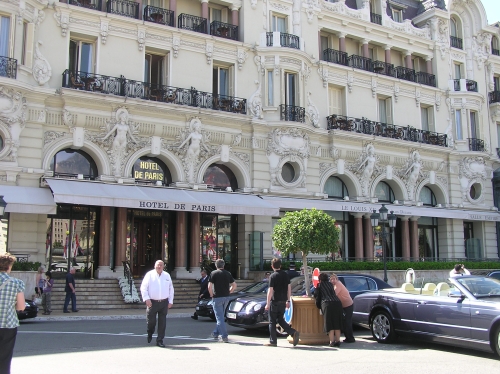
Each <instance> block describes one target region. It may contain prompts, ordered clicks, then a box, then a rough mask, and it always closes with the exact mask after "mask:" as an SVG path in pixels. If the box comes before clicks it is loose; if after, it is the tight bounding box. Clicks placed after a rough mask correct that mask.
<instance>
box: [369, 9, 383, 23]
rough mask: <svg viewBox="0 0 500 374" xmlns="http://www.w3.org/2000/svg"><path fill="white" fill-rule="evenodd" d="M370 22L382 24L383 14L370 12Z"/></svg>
mask: <svg viewBox="0 0 500 374" xmlns="http://www.w3.org/2000/svg"><path fill="white" fill-rule="evenodd" d="M370 22H371V23H376V24H377V25H381V24H382V16H381V15H380V14H377V13H371V12H370Z"/></svg>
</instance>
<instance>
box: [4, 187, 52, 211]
mask: <svg viewBox="0 0 500 374" xmlns="http://www.w3.org/2000/svg"><path fill="white" fill-rule="evenodd" d="M2 195H3V199H4V200H5V202H6V203H7V206H6V207H5V211H6V212H11V213H31V214H55V213H56V210H57V205H56V204H55V203H54V198H53V197H52V194H51V193H50V191H49V190H48V189H46V188H38V187H22V186H0V196H2Z"/></svg>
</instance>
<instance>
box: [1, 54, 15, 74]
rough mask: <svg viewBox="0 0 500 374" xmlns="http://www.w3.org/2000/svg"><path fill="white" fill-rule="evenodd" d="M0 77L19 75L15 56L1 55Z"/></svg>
mask: <svg viewBox="0 0 500 374" xmlns="http://www.w3.org/2000/svg"><path fill="white" fill-rule="evenodd" d="M0 77H6V78H13V79H16V77H17V60H16V59H15V58H10V57H5V56H0Z"/></svg>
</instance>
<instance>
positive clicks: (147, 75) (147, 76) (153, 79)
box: [144, 52, 167, 86]
mask: <svg viewBox="0 0 500 374" xmlns="http://www.w3.org/2000/svg"><path fill="white" fill-rule="evenodd" d="M166 75H167V58H166V56H160V55H155V54H151V53H148V52H146V54H145V55H144V82H147V83H151V84H152V85H153V86H154V85H164V84H166V83H167V80H166V79H165V77H166Z"/></svg>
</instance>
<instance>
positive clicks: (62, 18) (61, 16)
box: [54, 9, 70, 37]
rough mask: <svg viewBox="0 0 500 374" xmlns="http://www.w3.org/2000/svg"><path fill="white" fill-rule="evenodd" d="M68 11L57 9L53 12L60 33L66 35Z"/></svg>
mask: <svg viewBox="0 0 500 374" xmlns="http://www.w3.org/2000/svg"><path fill="white" fill-rule="evenodd" d="M69 14H70V13H69V12H66V11H64V12H61V11H60V10H59V9H57V11H56V12H55V13H54V18H55V20H56V23H57V26H59V27H60V28H61V35H62V36H63V37H66V34H67V32H68V27H69Z"/></svg>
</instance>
